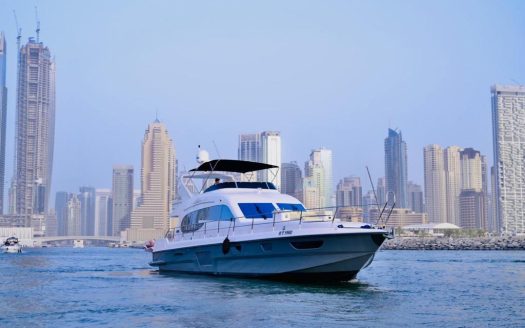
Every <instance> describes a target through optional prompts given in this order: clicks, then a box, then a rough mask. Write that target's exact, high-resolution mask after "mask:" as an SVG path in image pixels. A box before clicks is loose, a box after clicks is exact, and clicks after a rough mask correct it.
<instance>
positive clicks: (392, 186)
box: [385, 129, 408, 208]
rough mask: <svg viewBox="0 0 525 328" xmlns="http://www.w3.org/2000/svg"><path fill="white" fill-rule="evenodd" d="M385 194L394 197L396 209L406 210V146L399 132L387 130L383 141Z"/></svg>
mask: <svg viewBox="0 0 525 328" xmlns="http://www.w3.org/2000/svg"><path fill="white" fill-rule="evenodd" d="M385 178H386V192H387V193H390V192H393V193H394V194H395V196H396V207H400V208H407V207H408V197H407V183H408V177H407V145H406V143H405V142H404V141H403V138H402V135H401V131H399V132H398V131H395V130H392V129H388V137H387V138H386V139H385Z"/></svg>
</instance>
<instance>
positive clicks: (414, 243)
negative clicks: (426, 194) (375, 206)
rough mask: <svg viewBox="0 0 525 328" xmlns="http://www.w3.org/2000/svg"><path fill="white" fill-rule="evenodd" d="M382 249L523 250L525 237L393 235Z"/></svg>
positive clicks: (524, 248)
mask: <svg viewBox="0 0 525 328" xmlns="http://www.w3.org/2000/svg"><path fill="white" fill-rule="evenodd" d="M381 249H382V250H494V251H500V250H525V237H478V238H449V237H395V238H394V239H390V240H385V242H384V243H383V245H382V246H381Z"/></svg>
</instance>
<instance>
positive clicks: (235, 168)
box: [190, 159, 279, 173]
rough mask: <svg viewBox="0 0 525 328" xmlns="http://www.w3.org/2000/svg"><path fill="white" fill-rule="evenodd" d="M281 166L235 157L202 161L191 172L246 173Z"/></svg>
mask: <svg viewBox="0 0 525 328" xmlns="http://www.w3.org/2000/svg"><path fill="white" fill-rule="evenodd" d="M276 168H279V167H278V166H275V165H270V164H266V163H258V162H250V161H239V160H234V159H214V160H212V161H209V162H205V163H202V164H201V165H200V166H199V167H197V168H195V169H192V170H190V172H196V171H203V172H210V171H212V172H213V171H221V172H237V173H246V172H253V171H260V170H266V169H276Z"/></svg>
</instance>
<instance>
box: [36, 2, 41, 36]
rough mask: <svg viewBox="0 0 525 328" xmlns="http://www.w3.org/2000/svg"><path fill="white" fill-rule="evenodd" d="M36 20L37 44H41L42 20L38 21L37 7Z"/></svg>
mask: <svg viewBox="0 0 525 328" xmlns="http://www.w3.org/2000/svg"><path fill="white" fill-rule="evenodd" d="M35 20H36V43H39V42H40V20H39V19H38V7H37V6H35Z"/></svg>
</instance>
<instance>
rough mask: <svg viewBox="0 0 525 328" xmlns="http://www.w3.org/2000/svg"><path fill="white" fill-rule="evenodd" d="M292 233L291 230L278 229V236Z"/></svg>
mask: <svg viewBox="0 0 525 328" xmlns="http://www.w3.org/2000/svg"><path fill="white" fill-rule="evenodd" d="M292 233H293V230H281V231H279V236H282V235H291V234H292Z"/></svg>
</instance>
